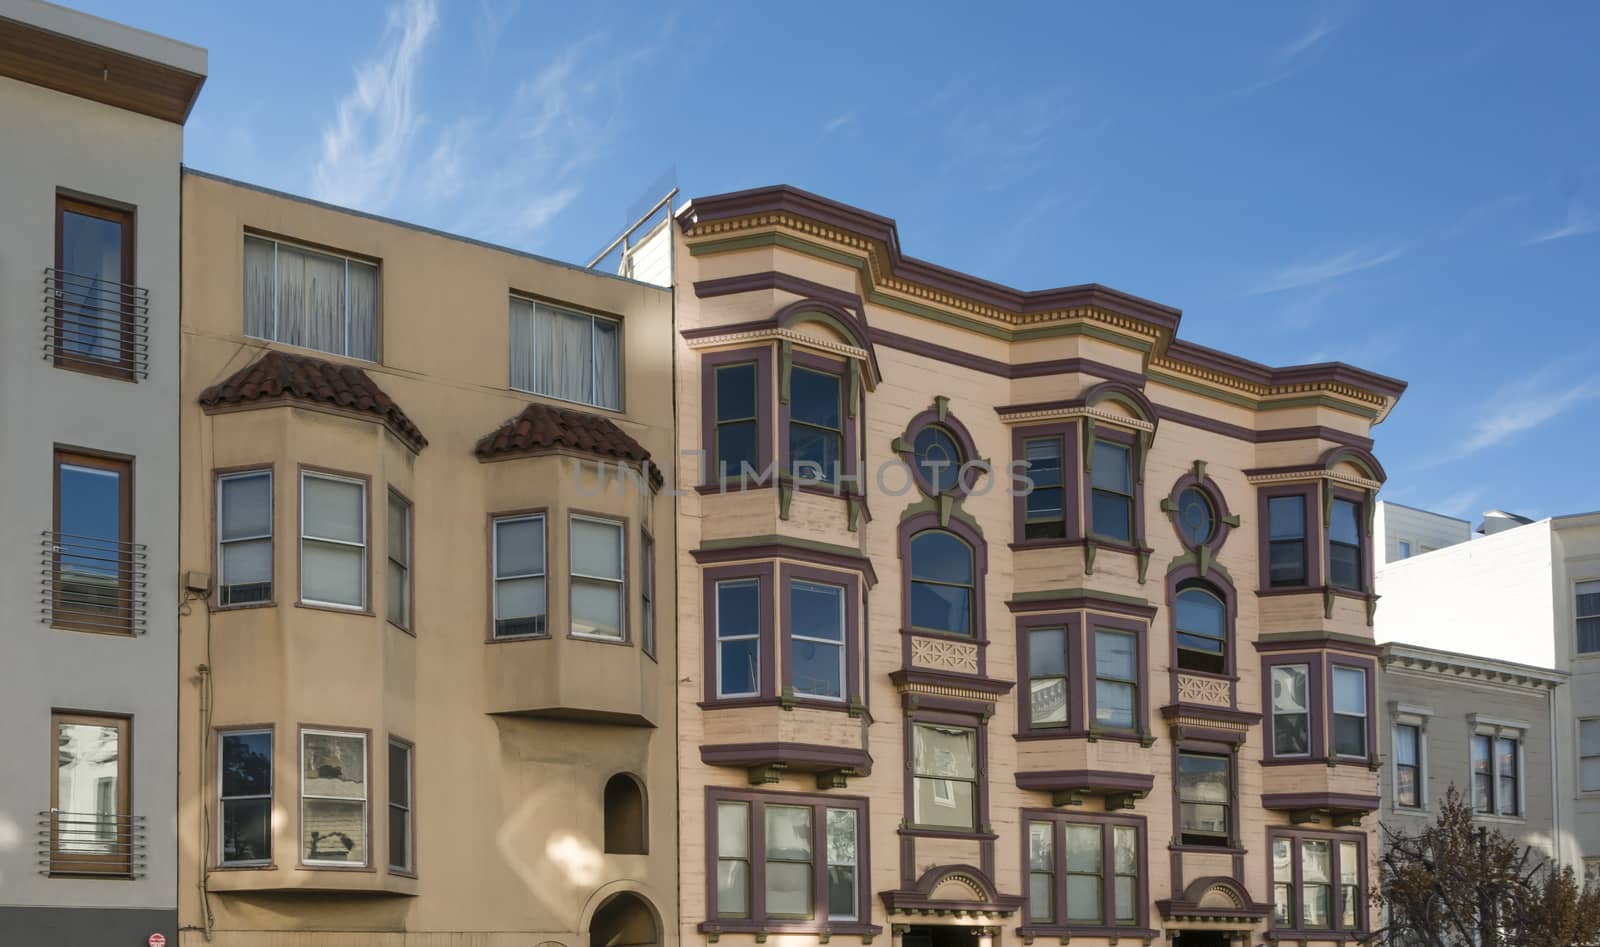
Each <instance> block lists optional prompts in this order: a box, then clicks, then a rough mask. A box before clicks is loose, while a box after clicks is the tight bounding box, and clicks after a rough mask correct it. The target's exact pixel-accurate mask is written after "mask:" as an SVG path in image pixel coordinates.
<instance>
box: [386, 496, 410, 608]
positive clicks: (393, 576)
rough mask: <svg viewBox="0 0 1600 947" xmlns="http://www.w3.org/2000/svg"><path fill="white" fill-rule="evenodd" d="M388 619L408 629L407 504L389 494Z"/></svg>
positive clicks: (408, 528)
mask: <svg viewBox="0 0 1600 947" xmlns="http://www.w3.org/2000/svg"><path fill="white" fill-rule="evenodd" d="M388 589H389V620H390V621H391V622H394V623H395V624H396V625H398V626H400V627H401V628H405V629H407V630H410V628H411V504H410V503H407V502H406V498H405V497H403V496H401V495H400V494H398V493H396V492H394V491H393V490H390V491H389V583H388Z"/></svg>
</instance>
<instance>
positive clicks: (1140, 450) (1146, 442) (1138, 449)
mask: <svg viewBox="0 0 1600 947" xmlns="http://www.w3.org/2000/svg"><path fill="white" fill-rule="evenodd" d="M1134 447H1135V450H1134V452H1135V453H1137V454H1138V455H1139V457H1138V463H1137V464H1136V465H1135V466H1137V467H1138V469H1139V483H1140V484H1141V485H1143V484H1144V461H1145V458H1146V457H1149V456H1150V432H1149V431H1140V432H1139V437H1138V439H1137V440H1135V441H1134Z"/></svg>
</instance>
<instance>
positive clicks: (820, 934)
mask: <svg viewBox="0 0 1600 947" xmlns="http://www.w3.org/2000/svg"><path fill="white" fill-rule="evenodd" d="M832 938H833V931H830V930H828V929H827V928H826V927H824V928H823V929H822V930H820V931H817V943H819V944H826V943H827V942H828V941H829V940H830V939H832Z"/></svg>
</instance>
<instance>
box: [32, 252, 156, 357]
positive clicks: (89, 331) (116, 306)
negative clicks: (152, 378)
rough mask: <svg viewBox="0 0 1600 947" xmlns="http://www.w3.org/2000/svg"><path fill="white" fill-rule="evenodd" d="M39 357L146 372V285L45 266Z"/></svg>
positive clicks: (147, 316)
mask: <svg viewBox="0 0 1600 947" xmlns="http://www.w3.org/2000/svg"><path fill="white" fill-rule="evenodd" d="M44 357H45V358H46V359H49V360H54V361H55V362H56V363H57V364H64V365H69V366H74V367H91V368H109V369H112V370H115V371H125V372H127V373H129V374H130V375H134V376H137V377H140V378H143V377H147V376H148V375H149V374H150V291H149V290H147V289H143V288H141V287H138V286H135V285H133V284H132V283H117V282H113V281H111V280H105V279H101V278H99V277H96V276H85V275H83V274H80V273H69V272H67V271H66V270H61V269H57V268H56V267H53V266H47V267H45V270H44Z"/></svg>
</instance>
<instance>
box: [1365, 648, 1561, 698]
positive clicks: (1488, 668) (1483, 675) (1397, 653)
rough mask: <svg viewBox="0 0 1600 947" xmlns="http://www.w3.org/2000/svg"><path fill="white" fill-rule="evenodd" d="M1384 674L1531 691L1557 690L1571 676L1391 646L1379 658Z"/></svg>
mask: <svg viewBox="0 0 1600 947" xmlns="http://www.w3.org/2000/svg"><path fill="white" fill-rule="evenodd" d="M1378 661H1379V663H1380V664H1381V665H1382V666H1383V669H1384V670H1385V671H1390V672H1396V673H1409V674H1412V675H1417V676H1431V675H1440V676H1444V677H1453V678H1457V679H1464V680H1469V681H1476V682H1479V683H1485V684H1503V685H1510V686H1515V687H1523V688H1527V689H1530V690H1538V689H1549V690H1554V689H1555V688H1557V687H1560V686H1561V685H1562V684H1565V683H1567V681H1568V680H1569V675H1567V674H1565V673H1563V672H1561V671H1556V670H1552V669H1550V668H1540V667H1533V666H1531V665H1527V664H1515V663H1512V662H1510V661H1496V660H1494V659H1492V658H1481V657H1477V656H1475V655H1467V654H1455V653H1454V652H1450V651H1435V650H1433V649H1432V648H1419V647H1415V646H1412V645H1406V644H1400V643H1398V642H1389V643H1388V644H1385V645H1383V646H1382V648H1381V649H1380V651H1379V656H1378Z"/></svg>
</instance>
